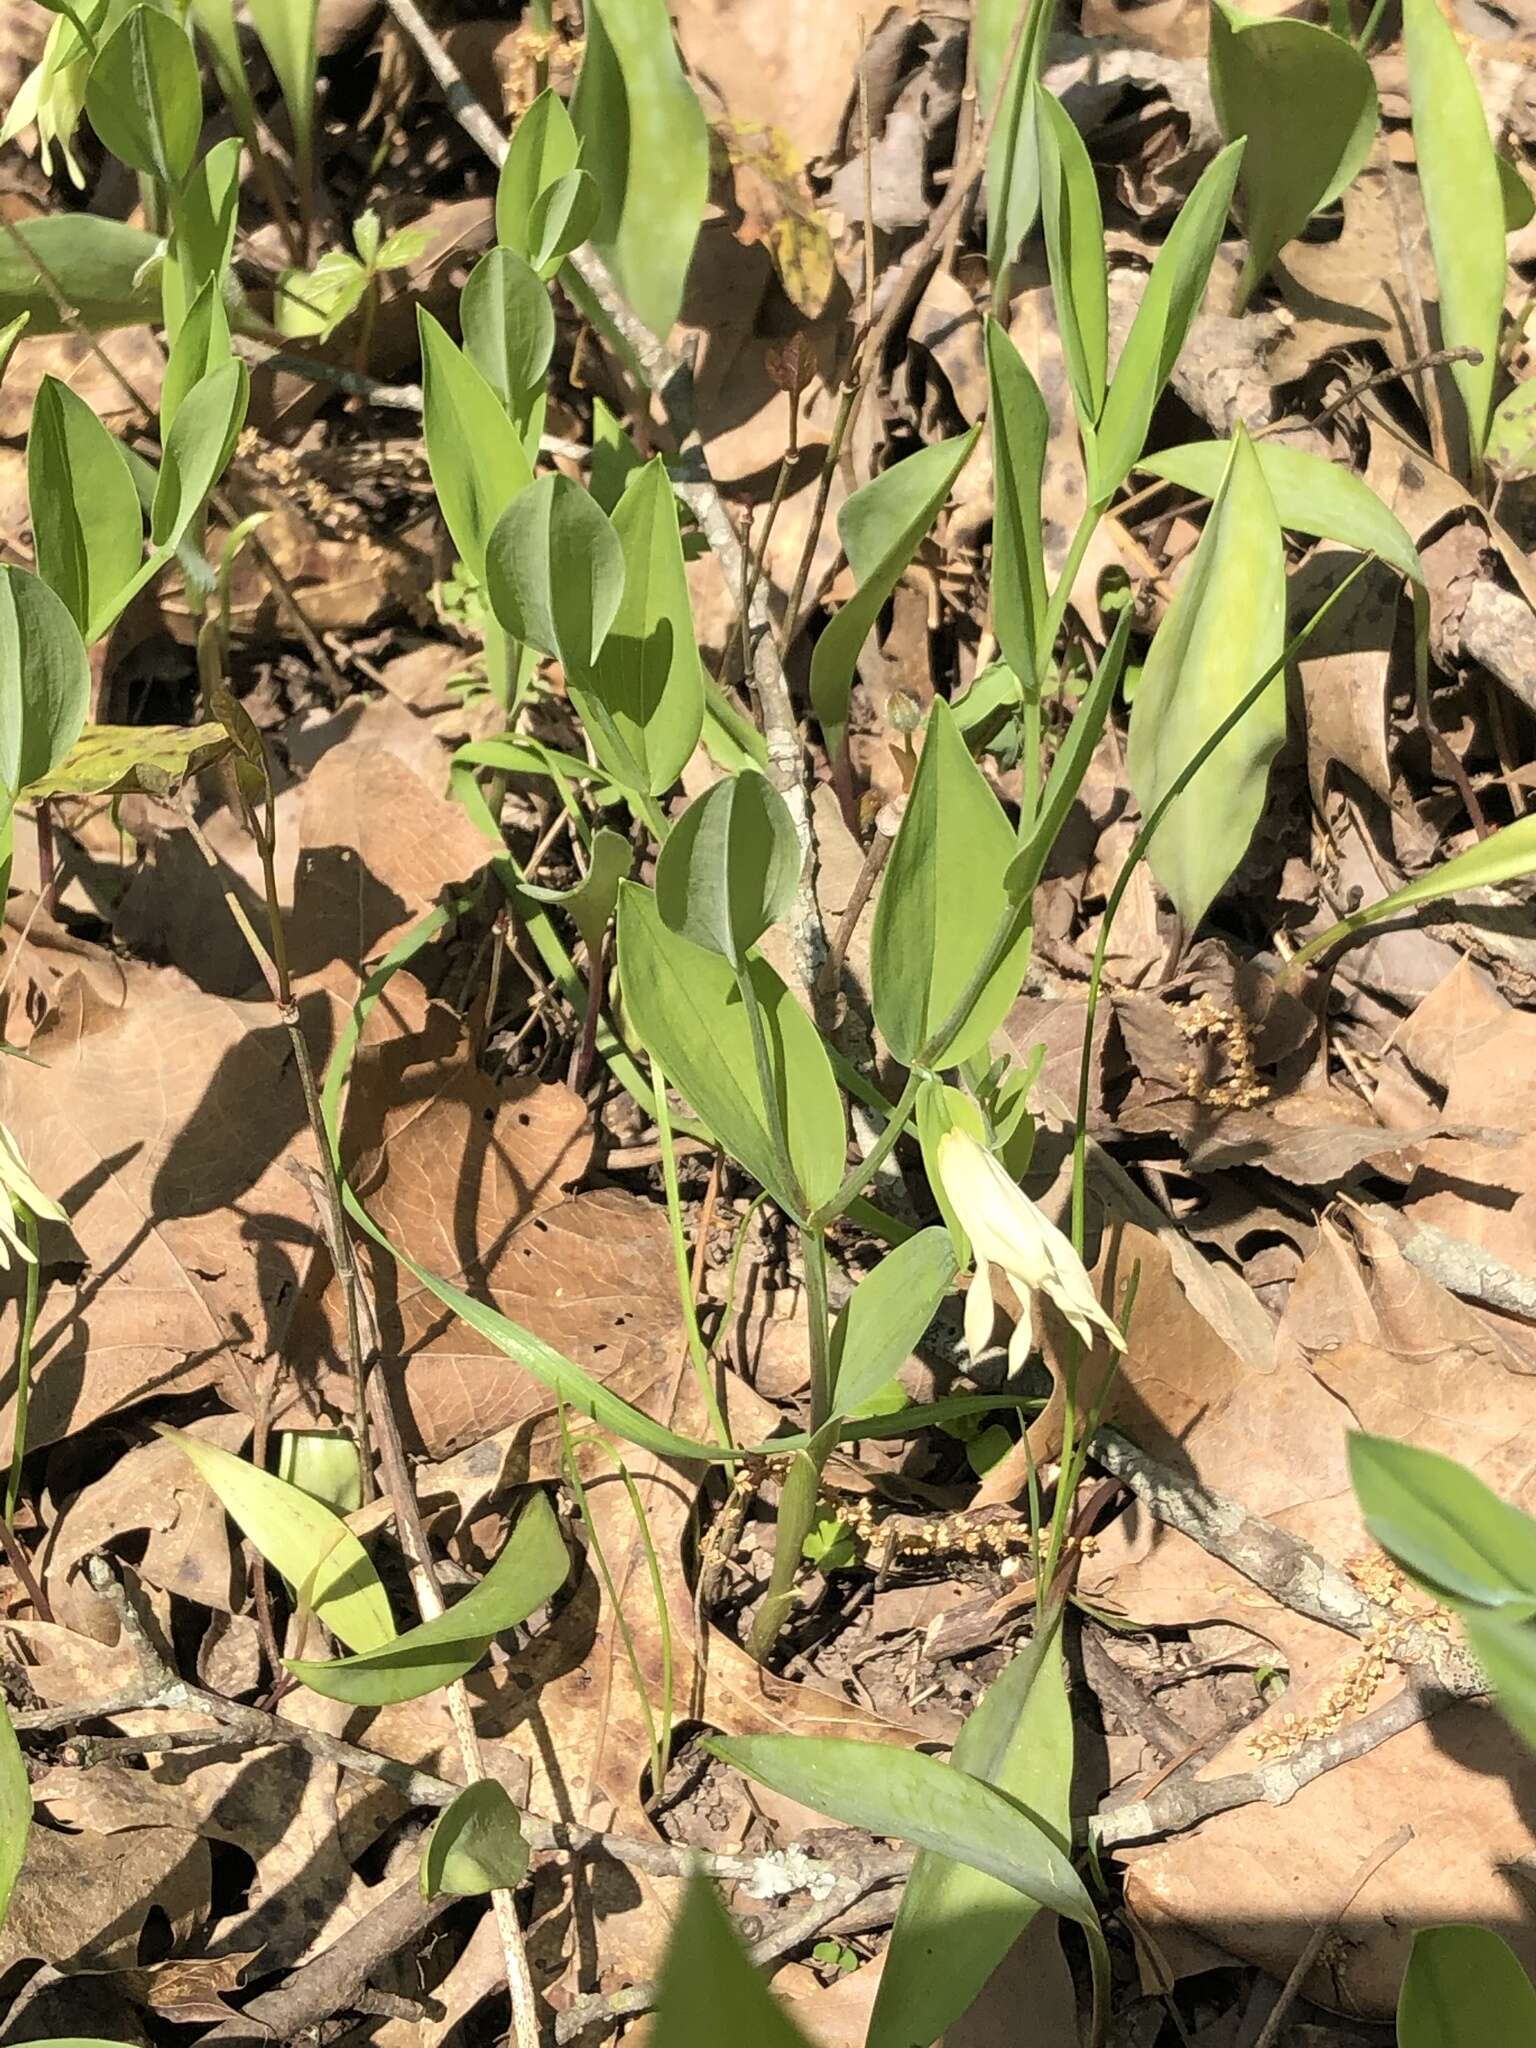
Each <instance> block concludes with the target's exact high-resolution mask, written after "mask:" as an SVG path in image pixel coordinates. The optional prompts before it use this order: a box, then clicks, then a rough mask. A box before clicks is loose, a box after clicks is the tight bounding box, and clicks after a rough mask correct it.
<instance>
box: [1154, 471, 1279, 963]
mask: <svg viewBox="0 0 1536 2048" xmlns="http://www.w3.org/2000/svg"><path fill="white" fill-rule="evenodd" d="M1284 647H1285V556H1284V549H1283V545H1282V542H1281V537H1280V522H1279V520H1278V519H1277V518H1276V516H1275V507H1274V501H1273V499H1272V498H1271V497H1270V495H1269V488H1268V486H1267V485H1266V483H1265V481H1264V473H1263V470H1262V469H1261V468H1260V466H1259V460H1258V457H1257V455H1256V454H1255V452H1254V447H1253V443H1252V442H1251V441H1250V440H1249V439H1248V437H1247V436H1246V435H1245V434H1243V433H1241V432H1239V435H1238V438H1237V440H1236V441H1234V443H1233V445H1232V453H1231V457H1230V460H1229V462H1228V465H1227V472H1226V475H1225V477H1224V478H1223V480H1222V483H1221V486H1220V488H1219V490H1218V491H1217V493H1216V499H1215V502H1214V504H1213V505H1212V507H1211V513H1210V517H1209V519H1208V520H1207V521H1206V527H1205V532H1204V533H1203V534H1202V535H1201V536H1200V544H1199V546H1198V547H1197V548H1196V549H1195V554H1194V560H1193V561H1192V562H1191V563H1190V566H1189V569H1188V571H1187V572H1186V574H1185V577H1184V580H1183V582H1182V583H1181V584H1180V585H1179V587H1178V590H1177V591H1176V592H1175V594H1174V599H1173V603H1172V604H1171V605H1170V606H1169V608H1168V611H1167V614H1166V616H1165V617H1164V619H1163V622H1162V624H1161V625H1160V626H1159V627H1158V629H1157V636H1156V638H1155V639H1154V640H1153V642H1152V647H1151V651H1150V652H1149V653H1148V655H1147V659H1146V664H1145V666H1144V667H1143V669H1142V672H1141V681H1140V683H1139V684H1138V685H1137V689H1136V701H1135V703H1134V704H1133V705H1132V707H1131V729H1130V741H1129V744H1128V746H1127V749H1126V767H1127V770H1128V771H1129V774H1130V781H1131V787H1132V789H1133V790H1134V791H1135V792H1136V801H1137V803H1138V804H1139V805H1140V807H1141V814H1142V816H1143V817H1144V818H1145V817H1149V816H1150V815H1151V813H1152V811H1153V809H1154V808H1155V807H1156V806H1157V805H1158V804H1159V803H1160V802H1161V801H1162V798H1163V796H1164V794H1165V792H1166V791H1167V790H1168V789H1169V788H1170V786H1171V785H1172V784H1173V783H1174V781H1175V780H1176V779H1177V777H1178V776H1179V775H1180V774H1181V773H1182V771H1183V770H1184V769H1185V768H1186V767H1187V766H1188V764H1189V762H1190V761H1191V759H1192V758H1193V757H1194V755H1195V754H1196V753H1197V752H1198V750H1199V748H1200V747H1201V746H1202V745H1203V744H1204V742H1205V741H1206V740H1207V739H1209V737H1210V735H1211V733H1212V732H1213V731H1214V730H1215V728H1216V727H1217V726H1218V725H1219V724H1220V723H1221V721H1222V719H1223V718H1224V717H1225V716H1226V715H1227V714H1228V713H1229V712H1230V711H1231V710H1232V708H1233V706H1234V704H1235V703H1236V702H1237V701H1238V700H1239V698H1241V697H1242V695H1243V694H1244V692H1245V691H1247V690H1249V689H1251V688H1252V686H1253V685H1254V683H1256V682H1257V681H1258V679H1259V677H1260V676H1261V675H1263V673H1264V671H1265V670H1266V669H1267V668H1269V667H1270V666H1271V664H1273V663H1275V662H1277V661H1278V660H1279V658H1280V656H1281V654H1282V652H1283V651H1284ZM1284 738H1285V678H1284V677H1283V676H1281V675H1276V677H1275V679H1274V681H1273V683H1272V684H1271V685H1270V687H1269V688H1268V689H1267V690H1266V691H1265V692H1264V694H1263V695H1262V696H1261V697H1260V698H1259V700H1258V702H1257V703H1256V704H1255V705H1254V706H1253V708H1252V709H1251V710H1250V711H1249V712H1248V714H1247V715H1246V717H1244V718H1243V719H1242V720H1241V721H1240V722H1239V723H1238V724H1237V725H1236V726H1235V727H1234V728H1233V730H1232V731H1231V732H1230V733H1229V734H1228V735H1227V737H1226V738H1225V739H1224V740H1223V741H1222V742H1221V745H1220V746H1219V747H1217V748H1216V750H1215V752H1214V753H1213V754H1212V755H1211V757H1210V759H1209V760H1207V761H1206V763H1205V764H1204V766H1203V767H1202V768H1201V769H1200V771H1199V773H1198V774H1196V775H1195V776H1194V777H1193V779H1192V780H1191V781H1190V782H1189V783H1188V784H1187V785H1186V787H1185V788H1184V789H1183V790H1182V791H1181V793H1180V794H1179V796H1178V797H1176V798H1175V799H1174V801H1173V803H1172V804H1171V806H1170V807H1169V809H1168V811H1167V813H1166V815H1165V816H1164V818H1163V821H1162V824H1161V826H1160V827H1159V829H1158V832H1157V834H1156V836H1155V838H1154V839H1153V841H1152V844H1151V849H1150V851H1149V854H1148V859H1149V861H1150V863H1151V867H1152V871H1153V873H1154V874H1155V875H1156V876H1157V879H1158V881H1159V882H1161V883H1162V885H1163V887H1164V888H1165V889H1166V890H1167V891H1168V894H1169V895H1170V896H1171V897H1172V898H1173V900H1174V903H1175V905H1176V907H1177V909H1178V912H1179V915H1180V917H1181V918H1182V919H1183V921H1184V926H1185V929H1186V930H1187V931H1190V932H1193V930H1194V929H1195V927H1196V926H1197V925H1198V924H1199V922H1200V920H1201V918H1202V917H1204V915H1205V913H1206V910H1207V909H1208V908H1209V906H1210V903H1211V900H1212V898H1213V897H1214V896H1215V895H1216V893H1217V891H1218V890H1219V889H1220V888H1221V887H1222V885H1223V884H1224V883H1225V882H1226V881H1227V879H1228V877H1229V876H1230V875H1231V873H1232V871H1233V869H1234V868H1235V867H1236V866H1237V864H1238V862H1239V861H1240V860H1241V859H1242V857H1243V854H1244V852H1245V851H1246V849H1247V846H1248V842H1249V840H1250V839H1251V838H1252V837H1253V831H1254V827H1255V826H1256V825H1257V824H1258V822H1259V815H1260V813H1261V812H1262V810H1263V808H1264V794H1265V787H1266V784H1267V782H1268V779H1269V764H1270V762H1271V761H1272V760H1273V759H1274V756H1275V754H1276V752H1277V751H1278V750H1279V747H1280V744H1281V742H1282V741H1283V740H1284Z"/></svg>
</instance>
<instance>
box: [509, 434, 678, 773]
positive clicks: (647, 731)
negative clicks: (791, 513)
mask: <svg viewBox="0 0 1536 2048" xmlns="http://www.w3.org/2000/svg"><path fill="white" fill-rule="evenodd" d="M569 488H570V490H571V491H572V492H575V491H576V488H577V487H576V486H575V485H574V484H571V485H570V486H569ZM579 495H580V497H581V500H582V507H583V514H584V517H585V520H586V522H587V525H588V527H589V529H590V530H591V531H592V533H593V535H594V538H595V539H601V541H602V547H603V553H602V557H601V559H602V562H603V566H604V577H603V580H602V582H601V584H600V585H597V586H596V587H595V588H594V592H593V598H592V606H593V610H594V612H595V613H598V614H600V615H601V617H602V620H603V633H602V634H600V635H599V637H598V640H597V641H596V643H595V644H594V646H593V649H592V653H593V656H594V657H595V665H594V663H592V662H587V661H581V662H579V663H577V665H576V667H577V673H576V675H575V677H574V678H573V680H574V681H575V682H576V683H577V685H578V688H577V690H576V692H575V695H576V698H577V704H578V708H579V709H580V710H581V712H582V718H583V722H584V723H585V724H586V726H587V728H588V730H589V731H590V732H591V733H592V738H593V743H594V745H595V746H596V747H597V749H598V752H599V756H600V758H604V759H606V757H607V752H608V751H611V749H605V746H604V740H605V733H604V731H603V729H602V728H603V726H604V725H605V724H608V723H610V722H611V726H612V729H613V733H614V735H615V736H616V737H617V741H618V747H619V758H618V759H616V760H613V761H611V762H610V763H609V765H610V766H611V767H612V769H613V771H614V772H615V773H616V774H618V775H621V776H623V777H624V779H625V780H626V781H632V782H635V783H637V784H638V786H639V787H640V788H641V789H643V790H644V791H646V793H647V794H648V795H651V796H659V795H661V793H662V791H663V790H667V789H670V788H671V787H672V784H673V783H674V782H675V781H676V780H677V778H678V776H679V775H680V774H681V773H682V771H683V768H684V765H685V764H686V763H687V761H688V759H689V756H690V755H691V754H692V753H693V750H694V748H695V747H696V746H697V745H698V743H699V734H700V731H701V730H702V728H703V724H704V671H703V667H702V665H701V664H700V661H699V646H698V641H697V640H696V638H695V637H694V630H693V607H692V605H691V603H690V601H689V596H688V579H687V574H686V572H685V570H684V567H683V544H682V539H681V536H680V534H679V530H678V519H677V499H676V497H675V496H674V494H673V490H672V483H671V479H670V478H669V477H668V475H667V471H666V466H665V464H664V463H663V462H662V459H661V457H660V456H659V455H658V456H656V457H655V458H654V459H653V460H652V461H650V462H648V463H647V464H646V465H645V467H644V468H643V469H642V470H640V471H639V472H638V474H637V475H636V476H634V477H633V478H632V479H631V481H630V483H629V487H628V488H627V489H626V491H625V492H624V495H623V496H622V497H621V498H620V500H619V502H618V505H617V507H616V508H615V510H614V514H613V521H612V524H611V525H610V523H609V521H608V520H607V518H606V517H605V516H604V514H603V512H602V510H601V508H600V507H599V506H598V504H597V501H596V499H594V498H592V497H589V496H588V495H587V494H586V493H585V492H582V493H580V494H579ZM615 550H616V561H617V568H616V569H615V566H614V564H615ZM615 576H617V579H618V581H617V583H616V582H615V581H614V580H613V579H614V578H615ZM620 586H621V587H622V593H623V594H622V596H619V595H618V589H619V587H620ZM494 602H495V596H494V592H493V594H492V603H493V604H494ZM609 621H611V626H610V624H609ZM604 636H606V637H604ZM537 644H542V643H537ZM565 666H566V668H567V670H569V669H570V668H571V663H569V662H567V663H565ZM588 669H591V673H587V672H586V671H587V670H588ZM594 709H595V712H596V714H597V715H589V713H590V712H593V711H594Z"/></svg>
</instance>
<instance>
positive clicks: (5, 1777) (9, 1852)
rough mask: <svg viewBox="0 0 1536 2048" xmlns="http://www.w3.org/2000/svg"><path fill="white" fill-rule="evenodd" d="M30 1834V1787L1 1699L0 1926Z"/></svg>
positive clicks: (25, 1765) (23, 1760)
mask: <svg viewBox="0 0 1536 2048" xmlns="http://www.w3.org/2000/svg"><path fill="white" fill-rule="evenodd" d="M31 1832H32V1785H31V1781H30V1780H29V1779H28V1777H27V1764H26V1759H25V1757H23V1755H22V1753H21V1744H20V1743H19V1742H18V1741H17V1740H16V1730H15V1729H14V1728H13V1727H12V1726H11V1716H10V1710H9V1709H8V1708H7V1706H6V1704H5V1701H4V1700H3V1699H0V1927H3V1926H4V1925H5V1916H6V1913H7V1911H8V1910H9V1908H10V1903H11V1893H12V1892H13V1891H14V1890H15V1889H16V1880H17V1878H18V1877H20V1875H21V1866H22V1864H23V1862H24V1861H25V1859H26V1854H27V1837H28V1835H29V1834H30V1833H31Z"/></svg>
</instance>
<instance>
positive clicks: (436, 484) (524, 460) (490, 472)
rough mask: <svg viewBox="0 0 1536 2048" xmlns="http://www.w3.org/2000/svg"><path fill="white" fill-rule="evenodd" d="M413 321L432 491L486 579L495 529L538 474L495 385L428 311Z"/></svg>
mask: <svg viewBox="0 0 1536 2048" xmlns="http://www.w3.org/2000/svg"><path fill="white" fill-rule="evenodd" d="M416 320H417V328H418V331H419V333H420V336H421V411H422V428H423V432H424V434H425V436H426V443H427V464H428V467H429V468H430V469H431V471H432V486H433V489H434V490H435V491H436V492H437V502H438V505H439V506H440V507H441V510H442V514H443V524H444V525H445V526H446V527H447V529H448V532H449V534H450V536H451V537H452V540H453V544H454V546H455V547H456V548H457V549H458V551H459V553H460V555H461V556H462V557H463V559H464V561H465V563H466V564H467V566H468V567H469V569H470V570H471V571H472V572H473V573H474V575H475V576H476V577H478V578H479V579H480V580H481V581H482V582H483V581H484V580H485V575H486V566H485V557H486V547H487V544H488V542H489V540H490V537H491V533H492V530H493V529H494V527H495V525H496V522H497V520H498V519H500V517H501V515H502V514H503V512H505V511H506V509H507V507H508V506H509V505H510V504H511V503H512V501H513V500H514V499H515V498H516V497H518V496H519V494H520V493H522V492H524V491H526V490H527V489H528V488H529V486H530V485H531V484H532V482H533V470H532V468H531V466H530V464H529V461H528V452H527V450H526V449H525V448H524V446H523V439H522V436H521V435H520V434H519V433H518V431H517V428H516V427H515V426H514V425H513V423H512V420H511V419H510V418H509V417H508V414H507V410H506V407H505V406H504V405H503V404H502V402H501V400H500V398H498V396H497V395H496V391H495V388H494V386H492V385H491V384H490V383H489V382H488V381H487V380H486V378H485V376H484V374H483V373H482V372H481V371H480V370H479V369H477V368H476V366H475V364H474V363H472V362H471V361H470V359H469V357H468V356H467V355H466V354H465V353H464V351H463V350H462V349H461V348H459V347H457V346H456V344H455V343H454V342H453V341H452V340H450V338H449V336H448V335H447V333H446V332H445V331H444V329H443V325H442V323H441V321H439V320H436V319H434V318H433V316H432V315H431V314H430V313H429V312H427V310H426V308H425V307H418V308H417V312H416Z"/></svg>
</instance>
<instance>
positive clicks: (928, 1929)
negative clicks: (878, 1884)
mask: <svg viewBox="0 0 1536 2048" xmlns="http://www.w3.org/2000/svg"><path fill="white" fill-rule="evenodd" d="M945 1235H947V1233H945ZM950 1762H951V1765H952V1767H953V1768H954V1769H956V1770H961V1771H967V1772H969V1773H970V1775H971V1776H972V1777H973V1778H979V1779H981V1780H982V1781H983V1782H984V1783H985V1784H988V1785H994V1786H996V1788H997V1789H998V1791H999V1792H1003V1793H1006V1794H1007V1795H1008V1797H1009V1798H1010V1799H1013V1800H1016V1801H1017V1802H1018V1804H1019V1805H1020V1806H1022V1807H1023V1808H1025V1809H1026V1810H1027V1811H1028V1812H1029V1813H1030V1814H1031V1815H1033V1816H1034V1818H1035V1819H1036V1820H1037V1821H1039V1822H1041V1823H1043V1824H1044V1826H1045V1827H1046V1828H1047V1829H1048V1830H1049V1831H1050V1833H1051V1835H1052V1836H1053V1837H1054V1838H1055V1839H1056V1840H1057V1841H1059V1842H1068V1841H1070V1840H1071V1836H1072V1810H1071V1791H1072V1709H1071V1706H1070V1704H1069V1702H1068V1698H1067V1676H1066V1664H1065V1660H1064V1659H1063V1656H1062V1648H1061V1625H1060V1620H1059V1618H1058V1620H1057V1621H1056V1623H1055V1625H1054V1626H1052V1627H1049V1628H1045V1629H1042V1630H1040V1631H1039V1632H1037V1634H1036V1635H1035V1636H1034V1637H1033V1638H1032V1640H1031V1641H1030V1643H1029V1644H1028V1646H1027V1647H1026V1648H1025V1649H1023V1650H1021V1651H1019V1652H1018V1653H1017V1654H1016V1655H1015V1656H1014V1658H1013V1660H1012V1661H1011V1662H1010V1663H1009V1664H1007V1665H1006V1666H1005V1667H1004V1669H1003V1670H1002V1672H1001V1673H1000V1675H999V1676H998V1677H997V1678H995V1679H994V1680H993V1681H992V1684H991V1685H990V1686H989V1687H988V1688H987V1690H986V1692H985V1693H984V1694H983V1695H982V1698H981V1699H980V1701H979V1702H978V1703H977V1705H976V1707H975V1708H974V1709H973V1711H972V1713H971V1715H970V1718H969V1719H968V1720H967V1722H966V1724H965V1726H964V1727H963V1728H962V1729H961V1730H960V1733H959V1735H958V1736H957V1737H956V1738H955V1747H954V1751H953V1753H952V1755H951V1758H950ZM1036 1910H1037V1909H1036V1907H1035V1906H1034V1905H1033V1904H1032V1903H1031V1902H1030V1901H1029V1900H1028V1899H1022V1898H1020V1896H1019V1893H1018V1891H1017V1890H1016V1889H1015V1888H1014V1887H1013V1886H1012V1885H1007V1884H1002V1883H1000V1882H999V1881H998V1879H997V1878H995V1877H990V1876H987V1875H985V1874H984V1873H983V1872H981V1871H979V1870H975V1869H972V1867H971V1866H970V1865H969V1864H966V1863H959V1862H956V1861H955V1860H954V1859H953V1858H952V1857H948V1856H941V1855H937V1854H935V1853H934V1852H933V1851H932V1850H929V1849H924V1850H922V1851H920V1852H919V1854H918V1858H917V1861H916V1862H915V1863H914V1864H913V1866H912V1875H911V1876H910V1877H909V1878H908V1879H907V1883H906V1888H905V1890H904V1891H903V1892H902V1895H901V1905H900V1907H899V1909H898V1911H897V1914H896V1925H895V1927H894V1928H893V1929H892V1931H891V1941H890V1947H889V1948H888V1949H887V1951H886V1958H885V1968H884V1970H883V1971H882V1972H881V1976H880V1988H879V1990H878V1992H877V1993H876V1995H875V2009H874V2012H873V2014H872V2015H871V2018H870V2023H869V2033H868V2035H867V2037H866V2040H865V2048H907V2044H908V2043H910V2042H912V2041H937V2040H938V2039H939V2037H940V2036H941V2035H942V2034H943V2033H944V2031H945V2030H946V2028H948V2027H951V2026H953V2024H954V2023H955V2021H956V2020H958V2019H959V2018H960V2017H961V2015H962V2014H963V2013H964V2012H965V2011H966V2010H967V2009H968V2008H969V2006H970V2004H971V2002H972V2000H973V1999H974V1998H975V1997H976V1995H977V1994H978V1992H980V1990H981V1989H982V1986H983V1985H984V1984H985V1983H986V1981H987V1979H988V1978H989V1977H990V1976H991V1975H992V1972H993V1971H994V1970H995V1969H996V1968H997V1966H998V1964H999V1963H1000V1962H1001V1961H1002V1959H1003V1957H1004V1956H1005V1955H1006V1954H1007V1953H1008V1951H1009V1949H1010V1948H1011V1947H1012V1946H1013V1944H1014V1942H1015V1941H1017V1940H1018V1938H1019V1936H1020V1935H1021V1934H1022V1933H1023V1932H1024V1930H1025V1928H1026V1927H1027V1926H1028V1925H1029V1923H1030V1921H1031V1920H1033V1918H1034V1917H1035V1913H1036Z"/></svg>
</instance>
